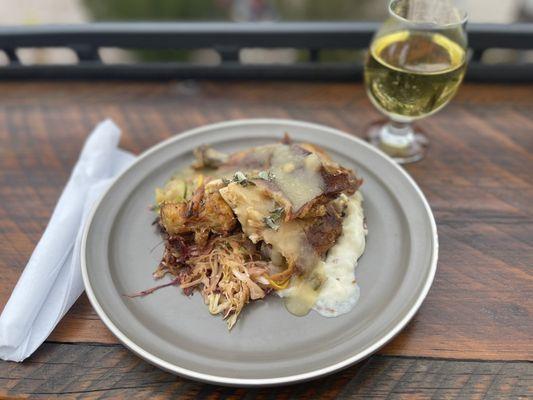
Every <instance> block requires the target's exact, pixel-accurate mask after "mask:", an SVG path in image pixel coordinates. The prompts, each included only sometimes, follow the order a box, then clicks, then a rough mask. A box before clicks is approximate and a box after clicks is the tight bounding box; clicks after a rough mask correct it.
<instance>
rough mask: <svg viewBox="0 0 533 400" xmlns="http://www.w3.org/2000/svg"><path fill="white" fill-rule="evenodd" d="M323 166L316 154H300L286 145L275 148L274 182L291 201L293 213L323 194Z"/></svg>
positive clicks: (272, 167) (273, 159)
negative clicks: (321, 170) (321, 168)
mask: <svg viewBox="0 0 533 400" xmlns="http://www.w3.org/2000/svg"><path fill="white" fill-rule="evenodd" d="M321 166H322V164H321V162H320V159H319V158H318V156H317V155H316V154H313V153H311V154H307V155H304V154H299V153H296V152H295V151H294V149H291V147H290V146H286V145H278V146H277V147H275V148H274V151H273V153H272V166H271V171H272V173H273V174H274V182H275V183H276V185H277V186H278V187H279V188H280V189H281V191H282V192H283V193H284V194H285V196H287V198H288V199H289V200H290V202H291V204H292V210H293V211H298V210H299V209H300V208H301V207H302V206H303V205H304V204H305V203H307V202H309V201H311V200H313V199H314V198H315V197H317V196H319V195H321V194H322V193H323V190H324V180H323V179H322V175H321V174H320V167H321Z"/></svg>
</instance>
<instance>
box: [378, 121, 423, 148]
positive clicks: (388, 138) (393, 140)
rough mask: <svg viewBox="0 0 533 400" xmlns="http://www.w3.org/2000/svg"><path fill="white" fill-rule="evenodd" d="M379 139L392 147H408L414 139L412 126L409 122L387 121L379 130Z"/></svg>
mask: <svg viewBox="0 0 533 400" xmlns="http://www.w3.org/2000/svg"><path fill="white" fill-rule="evenodd" d="M380 137H381V141H382V142H383V143H385V144H387V145H388V146H392V147H399V148H403V147H408V146H410V145H411V144H412V143H413V141H414V140H415V134H414V132H413V127H412V126H411V124H410V123H409V122H398V121H389V123H387V124H385V125H383V127H382V128H381V132H380Z"/></svg>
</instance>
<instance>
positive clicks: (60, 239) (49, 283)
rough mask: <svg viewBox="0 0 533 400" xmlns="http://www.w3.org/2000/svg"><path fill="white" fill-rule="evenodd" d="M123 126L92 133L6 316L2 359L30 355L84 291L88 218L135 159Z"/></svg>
mask: <svg viewBox="0 0 533 400" xmlns="http://www.w3.org/2000/svg"><path fill="white" fill-rule="evenodd" d="M119 139H120V130H119V128H118V127H117V126H116V125H115V124H114V123H113V122H112V121H111V120H105V121H103V122H101V123H100V124H99V125H98V126H97V127H96V128H95V129H94V131H93V132H92V133H91V134H90V135H89V137H88V139H87V140H86V142H85V145H84V146H83V150H82V151H81V155H80V158H79V160H78V162H77V163H76V165H75V167H74V170H73V171H72V175H71V176H70V179H69V181H68V183H67V185H66V187H65V189H64V190H63V193H62V194H61V197H60V198H59V201H58V203H57V205H56V207H55V209H54V213H53V214H52V218H51V219H50V222H49V223H48V226H47V227H46V230H45V232H44V234H43V237H42V238H41V240H40V241H39V243H38V244H37V247H36V248H35V250H34V251H33V254H32V255H31V258H30V260H29V261H28V264H27V265H26V268H25V269H24V271H23V273H22V275H21V277H20V279H19V281H18V283H17V285H16V286H15V289H14V290H13V293H12V294H11V297H10V298H9V301H8V302H7V304H6V306H5V308H4V311H3V312H2V315H0V358H2V359H4V360H11V361H22V360H24V359H25V358H26V357H28V356H30V355H31V354H32V353H33V352H34V351H35V350H36V349H37V348H38V347H39V346H40V345H41V343H43V342H44V341H45V340H46V338H47V337H48V336H49V335H50V333H51V332H52V330H53V329H54V327H55V326H56V325H57V323H58V322H59V321H60V320H61V318H62V317H63V315H65V313H66V312H67V311H68V309H69V308H70V307H71V306H72V304H73V303H74V302H75V301H76V299H77V298H78V297H79V295H80V294H81V293H82V292H83V281H82V277H81V266H80V246H81V237H82V232H83V228H84V226H85V223H86V221H87V216H88V214H89V212H90V210H91V209H92V206H93V205H94V203H95V201H96V200H97V199H98V198H99V196H100V195H101V194H102V193H103V192H104V191H105V189H106V188H107V187H108V186H109V184H110V183H111V182H112V181H113V178H114V177H115V176H116V175H117V174H118V173H120V172H121V171H122V170H124V168H126V167H127V166H128V165H130V164H131V163H132V161H133V160H134V158H135V157H134V156H133V155H132V154H130V153H128V152H126V151H123V150H121V149H119V148H118V142H119Z"/></svg>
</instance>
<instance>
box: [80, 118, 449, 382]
mask: <svg viewBox="0 0 533 400" xmlns="http://www.w3.org/2000/svg"><path fill="white" fill-rule="evenodd" d="M264 124H274V125H276V124H277V125H285V126H291V125H292V126H298V127H301V128H314V129H320V130H322V131H325V132H328V133H331V134H334V135H337V136H342V137H345V138H348V139H350V140H353V141H355V142H357V143H358V144H359V145H362V146H363V147H366V148H367V149H368V150H370V151H372V152H374V153H375V154H377V155H378V156H379V157H380V158H381V159H382V160H383V161H384V162H386V163H388V164H389V165H390V166H392V167H393V168H395V169H396V170H397V171H398V172H400V174H401V175H403V176H404V178H406V179H407V181H408V182H409V184H410V185H411V186H412V188H414V189H415V192H416V194H417V195H418V197H419V198H420V200H421V201H422V204H423V206H424V211H425V212H426V216H427V217H428V220H429V223H430V229H431V236H432V238H431V239H432V247H433V251H432V253H431V260H430V266H429V273H428V276H427V278H426V281H425V282H424V286H423V288H422V290H421V291H420V293H419V295H418V297H417V299H416V301H415V303H414V304H413V306H412V307H411V308H410V309H409V311H408V312H407V313H406V314H405V315H404V316H403V318H402V319H401V320H400V321H399V322H398V323H397V324H396V325H395V326H394V327H393V328H392V329H390V330H389V332H387V334H385V335H384V336H382V337H381V338H380V339H379V340H377V341H376V342H375V343H373V344H372V345H370V346H368V347H367V348H366V349H365V350H363V351H360V352H359V353H356V354H354V355H352V356H350V357H347V358H346V359H344V360H342V361H340V362H337V363H333V364H331V365H328V366H327V367H323V368H320V369H316V370H313V371H310V372H306V373H301V374H293V375H288V376H283V377H276V378H233V377H227V376H222V375H212V374H207V373H203V372H198V371H194V370H190V369H188V368H184V367H180V366H179V365H176V364H173V363H170V362H168V361H165V360H163V359H161V358H159V357H157V356H155V355H153V354H151V353H150V352H148V351H146V350H144V349H143V348H142V347H141V346H139V345H137V344H136V343H134V342H133V340H131V339H130V338H128V337H127V335H126V334H124V333H123V332H122V331H121V330H120V329H119V328H118V327H117V326H116V325H115V324H114V323H113V321H111V319H110V318H109V317H108V316H107V314H106V313H105V311H104V310H103V308H102V307H101V306H100V303H99V301H98V299H97V298H96V295H95V293H94V291H93V289H92V287H91V283H90V281H89V275H88V268H87V262H86V257H87V238H88V235H89V231H90V228H91V225H92V222H93V219H94V216H95V214H96V212H97V210H98V209H99V207H100V205H101V203H102V201H103V199H104V198H105V197H106V195H107V193H108V192H109V191H110V190H111V188H112V187H113V186H114V185H115V183H116V182H117V181H118V180H119V179H120V178H121V177H122V176H123V175H124V174H126V173H127V172H128V171H130V170H131V169H132V168H135V166H136V165H137V164H138V163H139V162H140V161H142V160H143V159H144V158H146V157H148V156H149V155H151V154H152V153H154V152H157V151H158V150H159V149H161V148H164V147H166V146H168V145H169V144H170V143H173V142H174V141H179V140H182V139H184V138H186V137H189V136H192V135H196V134H198V133H201V132H204V131H209V130H216V129H220V128H231V127H236V126H240V125H264ZM438 254H439V241H438V233H437V225H436V222H435V217H434V215H433V212H432V210H431V207H430V205H429V203H428V201H427V199H426V197H425V195H424V193H423V192H422V190H421V189H420V187H419V186H418V184H417V183H416V182H415V181H414V179H413V178H412V177H411V175H409V173H407V171H406V170H405V169H403V168H402V167H401V166H400V165H398V164H396V162H395V161H394V160H392V158H390V157H388V156H387V155H386V154H385V153H383V152H382V151H380V150H378V149H376V148H375V147H373V146H371V145H370V144H369V143H367V142H365V141H364V140H362V139H361V138H359V137H357V136H355V135H351V134H349V133H346V132H344V131H341V130H339V129H336V128H332V127H329V126H326V125H322V124H317V123H311V122H306V121H300V120H293V119H280V118H252V119H236V120H228V121H223V122H217V123H212V124H207V125H202V126H199V127H196V128H193V129H188V130H185V131H183V132H181V133H176V134H174V135H172V136H171V137H169V138H168V139H165V140H163V141H161V142H159V143H157V144H155V145H154V146H152V147H150V148H148V149H147V150H145V151H143V152H142V153H141V154H140V155H138V156H137V158H136V159H135V161H134V162H133V163H132V164H131V165H130V166H128V167H127V168H126V169H124V170H123V171H122V172H121V173H120V174H118V175H117V176H116V177H115V178H114V179H113V180H112V182H111V184H110V185H109V187H108V188H107V189H106V190H105V191H104V192H103V193H102V194H101V195H100V197H99V198H98V200H97V201H96V202H95V204H94V205H93V207H92V209H91V211H90V213H89V215H88V218H87V222H86V224H85V226H84V228H83V235H82V241H81V259H80V260H81V272H82V278H83V284H84V287H85V293H86V294H87V297H88V298H89V302H90V303H91V305H92V307H93V308H94V310H95V311H96V313H97V315H98V317H99V318H100V319H101V320H102V321H103V322H104V324H105V325H106V327H107V328H108V329H109V330H110V331H111V333H113V335H115V337H117V339H118V340H120V342H121V343H122V344H123V345H124V346H126V347H127V348H128V349H129V350H130V351H132V352H133V353H135V354H136V355H137V356H139V357H141V358H142V359H144V360H146V361H147V362H149V363H151V364H152V365H155V366H157V367H159V368H162V369H163V370H165V371H168V372H171V373H174V374H178V375H181V376H184V377H186V378H191V379H194V380H198V381H202V382H208V383H215V384H220V385H228V386H248V387H259V386H276V385H283V384H289V383H297V382H303V381H308V380H311V379H315V378H318V377H321V376H324V375H328V374H331V373H333V372H336V371H338V370H341V369H343V368H346V367H348V366H350V365H352V364H355V363H356V362H358V361H361V360H363V359H365V358H366V357H368V356H370V355H371V354H373V353H375V352H376V351H378V350H379V349H380V348H381V347H383V346H384V345H385V344H387V343H388V342H389V341H390V340H392V339H393V338H394V337H395V336H396V335H397V334H398V333H399V332H400V331H401V330H402V329H403V328H404V327H405V326H406V325H407V323H408V322H409V321H410V320H411V319H412V318H413V316H414V315H415V314H416V312H417V311H418V310H419V308H420V306H421V305H422V302H423V301H424V300H425V298H426V297H427V294H428V292H429V289H430V288H431V286H432V284H433V281H434V278H435V274H436V270H437V260H438Z"/></svg>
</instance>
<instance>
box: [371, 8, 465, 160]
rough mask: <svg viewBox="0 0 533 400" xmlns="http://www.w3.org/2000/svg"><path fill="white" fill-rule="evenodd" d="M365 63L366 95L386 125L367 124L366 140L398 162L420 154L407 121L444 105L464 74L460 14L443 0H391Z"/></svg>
mask: <svg viewBox="0 0 533 400" xmlns="http://www.w3.org/2000/svg"><path fill="white" fill-rule="evenodd" d="M389 13H390V17H389V19H388V20H387V21H386V22H385V23H384V24H383V25H382V26H381V28H380V29H379V30H378V32H377V33H376V34H375V35H374V38H373V40H372V43H371V44H370V49H369V54H368V56H367V60H366V63H365V84H366V90H367V93H368V96H369V97H370V100H371V101H372V103H373V104H374V105H375V106H376V107H377V109H378V110H379V111H381V112H382V113H383V114H385V115H386V116H387V117H388V118H389V119H390V121H388V122H386V123H375V124H373V125H371V126H370V128H369V131H368V137H369V140H370V142H371V143H372V144H373V145H375V146H376V147H379V148H380V149H381V150H383V151H384V152H386V153H387V154H389V155H390V156H391V157H393V158H394V159H395V160H396V161H398V162H399V163H407V162H413V161H418V160H420V159H421V158H422V157H423V156H424V152H425V148H426V146H427V144H428V141H427V138H426V137H425V136H424V135H423V134H422V133H420V132H417V131H416V130H415V128H414V127H413V126H412V125H411V123H412V121H414V120H417V119H420V118H422V117H425V116H428V115H431V114H433V113H435V112H437V111H438V110H440V109H441V108H442V107H444V106H445V105H446V104H447V103H448V102H449V101H450V99H451V98H452V97H453V95H454V94H455V93H456V92H457V89H458V87H459V85H460V83H461V81H462V80H463V76H464V74H465V70H466V45H467V39H466V31H465V25H466V14H465V13H464V12H462V11H460V10H458V9H457V8H455V7H454V6H453V4H452V3H451V1H449V0H392V1H391V3H390V5H389Z"/></svg>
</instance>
